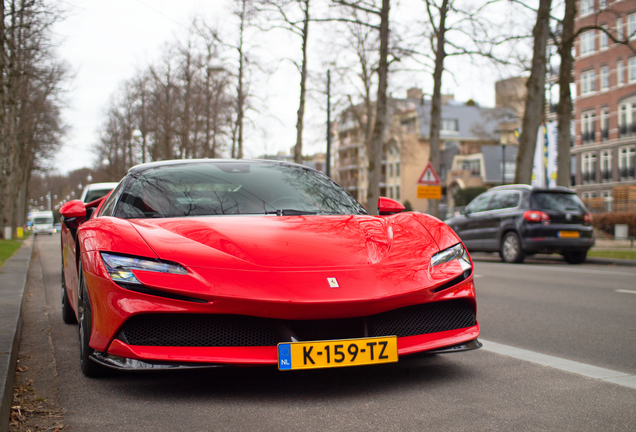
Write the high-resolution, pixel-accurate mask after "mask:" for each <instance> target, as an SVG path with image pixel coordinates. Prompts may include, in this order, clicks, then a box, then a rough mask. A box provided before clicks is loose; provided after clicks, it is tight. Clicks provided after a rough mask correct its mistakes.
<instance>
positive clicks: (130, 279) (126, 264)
mask: <svg viewBox="0 0 636 432" xmlns="http://www.w3.org/2000/svg"><path fill="white" fill-rule="evenodd" d="M102 259H103V260H104V264H105V265H106V270H107V271H108V275H109V276H110V278H111V279H112V280H113V281H115V282H124V283H134V284H141V282H139V280H138V279H137V278H136V277H135V275H134V274H133V272H132V270H145V271H153V272H159V273H176V274H188V271H187V270H186V269H184V268H183V267H181V266H180V265H179V264H175V263H170V262H166V261H160V260H153V259H149V258H135V257H129V256H123V255H114V254H109V253H105V252H102Z"/></svg>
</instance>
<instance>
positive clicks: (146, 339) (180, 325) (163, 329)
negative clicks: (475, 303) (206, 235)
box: [117, 300, 476, 347]
mask: <svg viewBox="0 0 636 432" xmlns="http://www.w3.org/2000/svg"><path fill="white" fill-rule="evenodd" d="M475 324H476V320H475V313H474V311H473V308H472V307H471V306H470V304H469V303H468V302H466V301H465V300H448V301H442V302H436V303H425V304H420V305H414V306H407V307H403V308H399V309H395V310H392V311H388V312H383V313H380V314H376V315H370V316H367V317H361V318H345V319H333V320H276V319H271V318H257V317H250V316H243V315H214V314H144V315H137V316H134V317H132V318H130V319H129V320H128V321H126V322H125V323H124V325H123V326H122V328H121V330H120V331H119V333H118V334H117V339H120V340H121V341H123V342H125V343H127V344H130V345H144V346H206V347H211V346H274V345H276V344H278V343H279V342H289V341H291V338H292V337H294V339H296V340H299V341H311V340H328V339H349V338H359V337H375V336H391V335H395V336H398V337H404V336H415V335H420V334H429V333H437V332H441V331H446V330H456V329H461V328H466V327H472V326H474V325H475Z"/></svg>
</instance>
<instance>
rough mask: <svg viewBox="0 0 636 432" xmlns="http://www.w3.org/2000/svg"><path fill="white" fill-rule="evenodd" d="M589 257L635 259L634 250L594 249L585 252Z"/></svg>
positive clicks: (635, 253)
mask: <svg viewBox="0 0 636 432" xmlns="http://www.w3.org/2000/svg"><path fill="white" fill-rule="evenodd" d="M587 256H588V257H590V258H614V259H631V260H636V251H633V250H626V251H621V250H613V251H594V250H591V251H589V252H588V253H587Z"/></svg>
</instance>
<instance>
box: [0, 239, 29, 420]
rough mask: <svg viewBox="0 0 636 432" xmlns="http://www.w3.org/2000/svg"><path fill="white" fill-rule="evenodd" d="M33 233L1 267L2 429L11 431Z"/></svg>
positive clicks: (0, 352) (0, 367) (0, 418)
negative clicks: (12, 405) (14, 388)
mask: <svg viewBox="0 0 636 432" xmlns="http://www.w3.org/2000/svg"><path fill="white" fill-rule="evenodd" d="M34 240H35V239H34V236H30V237H29V238H28V239H26V240H25V241H24V243H23V244H22V246H21V247H20V249H18V250H17V251H16V253H15V254H13V256H12V257H11V258H9V259H8V260H7V261H6V262H5V263H4V265H3V266H2V267H1V268H0V395H1V396H2V401H1V403H0V430H9V421H10V420H11V402H12V401H13V384H14V381H15V368H16V364H17V360H18V347H19V345H20V335H21V334H22V305H23V303H24V291H25V288H26V283H27V276H28V274H29V267H30V266H31V255H32V253H33V243H34Z"/></svg>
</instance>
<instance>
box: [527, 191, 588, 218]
mask: <svg viewBox="0 0 636 432" xmlns="http://www.w3.org/2000/svg"><path fill="white" fill-rule="evenodd" d="M532 203H533V206H532V208H534V209H537V210H557V211H562V212H569V211H576V212H583V213H585V212H586V210H585V206H584V205H583V203H582V202H581V200H580V199H579V197H578V196H576V194H573V193H559V192H535V193H533V194H532Z"/></svg>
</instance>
